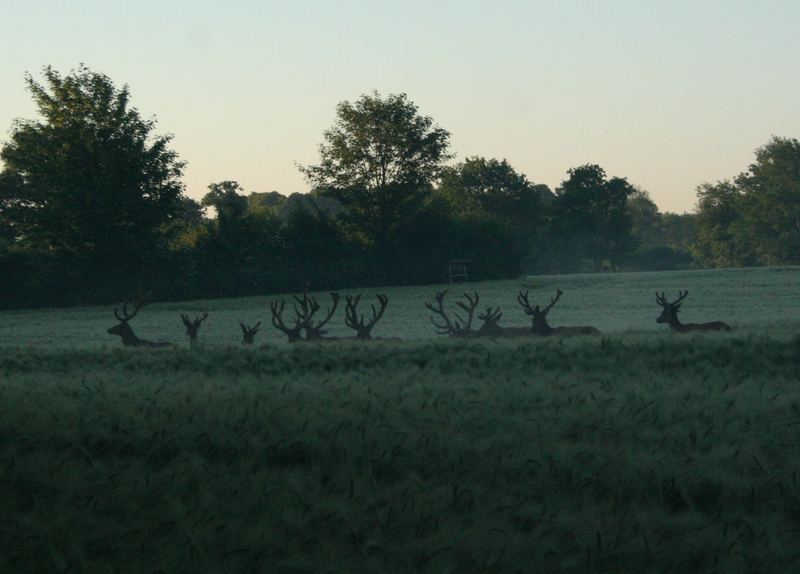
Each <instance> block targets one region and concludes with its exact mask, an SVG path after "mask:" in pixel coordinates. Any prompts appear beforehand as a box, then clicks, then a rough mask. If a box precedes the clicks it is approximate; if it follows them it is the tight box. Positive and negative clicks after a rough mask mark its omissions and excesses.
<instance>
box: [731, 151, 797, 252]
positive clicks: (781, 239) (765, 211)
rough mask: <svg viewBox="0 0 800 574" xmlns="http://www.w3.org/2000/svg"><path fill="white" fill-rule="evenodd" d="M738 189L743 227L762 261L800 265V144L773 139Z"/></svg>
mask: <svg viewBox="0 0 800 574" xmlns="http://www.w3.org/2000/svg"><path fill="white" fill-rule="evenodd" d="M736 185H737V186H738V188H739V190H740V191H741V192H742V195H743V198H742V199H743V201H742V205H741V210H742V214H741V215H742V227H743V228H744V231H745V233H746V235H747V238H748V241H749V243H750V245H751V247H752V250H753V254H754V256H755V257H756V258H757V259H758V261H759V262H761V263H763V264H766V265H780V264H786V263H795V264H796V263H800V141H798V140H796V139H789V138H780V137H773V138H772V139H771V140H770V141H769V142H768V143H767V144H766V145H764V146H762V147H760V148H758V149H757V150H756V161H755V163H753V164H751V165H750V168H749V169H748V171H747V172H745V173H743V174H741V175H740V176H739V177H737V178H736Z"/></svg>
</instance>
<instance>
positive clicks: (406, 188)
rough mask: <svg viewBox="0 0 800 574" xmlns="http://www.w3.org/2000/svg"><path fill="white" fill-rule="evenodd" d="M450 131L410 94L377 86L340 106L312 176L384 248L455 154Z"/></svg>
mask: <svg viewBox="0 0 800 574" xmlns="http://www.w3.org/2000/svg"><path fill="white" fill-rule="evenodd" d="M449 139H450V134H449V133H448V132H447V131H445V130H444V129H442V128H440V127H437V126H436V125H435V124H434V122H433V119H431V118H430V117H429V116H423V115H420V113H419V112H418V109H417V106H416V105H415V104H414V103H413V102H411V101H409V99H408V97H407V96H406V95H405V94H390V95H388V96H386V97H385V98H383V97H381V96H380V95H379V94H378V93H377V92H373V93H372V94H365V95H362V96H361V97H360V98H359V99H358V100H357V101H355V102H342V103H340V104H339V105H338V106H337V108H336V122H335V123H334V125H333V127H331V128H330V129H329V130H327V131H326V132H325V133H324V136H323V140H324V141H323V142H322V144H321V145H320V148H319V151H320V162H319V163H318V164H317V165H312V166H306V167H302V168H301V170H302V171H303V173H304V174H305V176H306V178H307V179H308V181H309V183H311V184H312V186H314V188H315V189H316V190H317V191H319V192H322V193H324V194H327V195H330V196H332V197H334V198H335V199H338V200H339V201H341V203H342V204H343V206H344V207H345V208H346V210H347V216H346V219H347V221H348V222H349V224H350V226H351V229H352V230H353V231H354V232H355V235H356V236H358V237H360V238H361V239H363V240H364V241H365V242H367V243H369V244H373V245H375V246H376V247H377V248H378V249H379V250H384V249H386V248H388V247H389V246H390V244H391V243H392V242H393V241H394V240H395V239H396V238H397V236H398V234H402V233H403V226H404V225H407V224H408V223H410V221H411V220H412V218H413V217H414V215H415V214H416V213H418V211H419V209H420V208H421V206H422V205H423V204H424V201H425V199H426V197H427V196H428V194H429V192H430V190H431V187H432V182H433V181H434V180H435V179H436V177H437V176H438V175H439V172H440V170H441V168H442V166H443V164H444V162H445V161H447V160H448V159H449V158H450V157H451V156H450V155H449V154H448V145H449Z"/></svg>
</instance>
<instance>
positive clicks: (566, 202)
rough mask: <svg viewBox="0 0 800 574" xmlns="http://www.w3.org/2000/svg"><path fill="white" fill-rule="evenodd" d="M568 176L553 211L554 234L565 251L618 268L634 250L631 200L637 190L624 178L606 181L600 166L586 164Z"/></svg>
mask: <svg viewBox="0 0 800 574" xmlns="http://www.w3.org/2000/svg"><path fill="white" fill-rule="evenodd" d="M567 173H568V175H569V178H568V179H567V180H565V181H563V182H562V183H561V186H560V187H559V188H558V189H557V190H556V201H555V202H554V204H553V208H552V210H551V218H552V222H553V231H554V232H555V234H556V235H557V236H558V238H559V239H561V240H562V241H563V242H564V245H563V246H562V247H563V248H568V249H570V250H571V251H573V252H574V253H576V254H577V253H579V254H581V255H583V256H584V257H586V258H589V259H591V260H593V261H594V262H595V265H600V264H602V263H603V262H608V263H610V264H611V266H612V268H616V266H617V264H618V263H619V262H620V261H621V260H622V259H623V258H624V256H625V255H626V254H627V253H629V252H630V251H631V249H632V247H633V241H632V235H631V228H632V222H631V217H630V214H629V212H628V197H629V196H630V195H631V194H632V193H634V191H635V190H634V188H633V187H632V186H631V184H629V183H628V181H627V180H626V179H625V178H620V177H612V178H611V179H607V178H606V172H605V170H603V168H601V167H600V166H599V165H594V164H586V165H582V166H580V167H576V168H573V169H570V170H569V171H568V172H567ZM566 254H567V252H564V255H566Z"/></svg>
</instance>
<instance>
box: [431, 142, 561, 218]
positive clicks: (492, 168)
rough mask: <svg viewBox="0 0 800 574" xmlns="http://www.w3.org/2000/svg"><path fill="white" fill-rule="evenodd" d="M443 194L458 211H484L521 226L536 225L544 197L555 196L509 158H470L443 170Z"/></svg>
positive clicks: (441, 180) (441, 189)
mask: <svg viewBox="0 0 800 574" xmlns="http://www.w3.org/2000/svg"><path fill="white" fill-rule="evenodd" d="M438 191H439V193H441V194H442V195H443V196H444V197H445V198H446V199H447V200H448V201H449V202H450V204H451V205H452V206H453V209H454V211H455V212H456V213H460V214H468V213H476V212H485V213H488V214H490V215H494V216H495V217H498V218H499V219H500V220H501V221H504V222H506V223H509V224H511V225H513V226H515V227H517V228H519V229H526V228H531V227H536V225H537V224H538V223H539V221H540V220H541V216H542V202H543V199H550V198H552V192H551V191H550V190H549V189H548V188H547V186H545V185H534V184H533V183H531V182H530V181H528V178H527V177H525V175H524V174H521V173H517V172H516V171H515V170H514V168H513V167H511V165H510V164H509V163H508V162H507V161H506V160H503V161H497V160H496V159H488V160H487V159H486V158H483V157H468V158H467V159H465V160H464V161H463V162H462V163H459V164H457V165H455V166H452V167H447V168H445V169H444V170H442V175H441V178H440V183H439V189H438Z"/></svg>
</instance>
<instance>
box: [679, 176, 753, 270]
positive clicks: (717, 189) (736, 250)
mask: <svg viewBox="0 0 800 574" xmlns="http://www.w3.org/2000/svg"><path fill="white" fill-rule="evenodd" d="M742 206H743V197H742V194H741V192H740V191H739V188H738V187H737V186H736V185H735V184H734V183H733V182H731V181H729V180H725V181H719V182H717V183H714V184H711V183H703V184H701V185H700V186H698V188H697V238H696V240H695V242H694V244H693V245H692V252H693V253H694V255H695V257H697V259H698V260H699V261H701V262H702V263H703V264H704V265H707V266H709V267H733V266H739V265H745V264H747V262H748V259H749V256H748V251H749V250H748V249H747V248H745V247H744V245H743V242H744V240H745V234H744V233H743V232H744V230H743V228H742V221H741V211H742Z"/></svg>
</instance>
